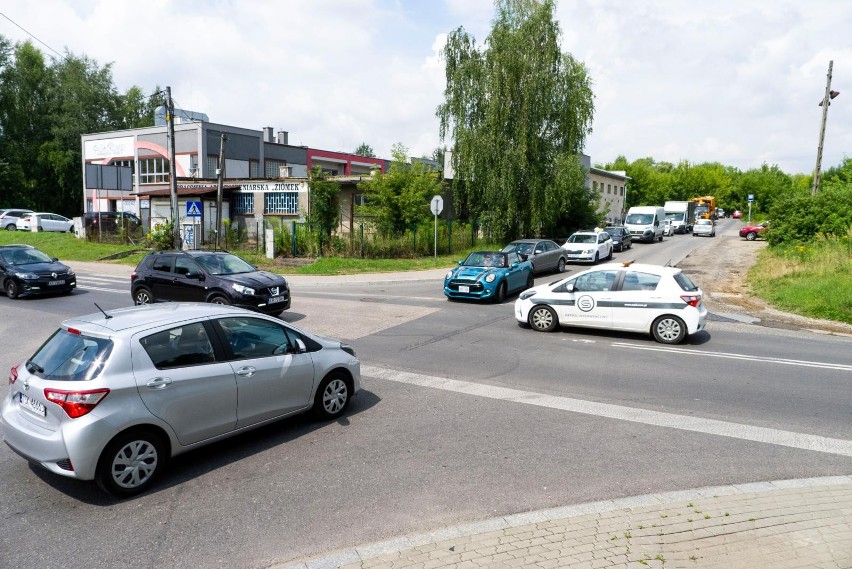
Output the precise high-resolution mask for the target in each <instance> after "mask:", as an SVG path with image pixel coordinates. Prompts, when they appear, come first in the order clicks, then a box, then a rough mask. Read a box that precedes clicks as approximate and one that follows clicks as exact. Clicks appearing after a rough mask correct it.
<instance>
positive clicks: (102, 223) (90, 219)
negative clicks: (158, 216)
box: [83, 211, 142, 233]
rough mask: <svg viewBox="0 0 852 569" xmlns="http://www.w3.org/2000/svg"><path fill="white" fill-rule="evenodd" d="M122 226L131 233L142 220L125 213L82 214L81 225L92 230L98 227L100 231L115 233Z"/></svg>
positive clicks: (93, 212) (90, 212) (94, 212)
mask: <svg viewBox="0 0 852 569" xmlns="http://www.w3.org/2000/svg"><path fill="white" fill-rule="evenodd" d="M122 224H123V225H126V226H127V229H129V230H130V231H133V230H135V229H136V228H137V227H139V226H140V225H141V224H142V220H140V219H139V218H138V217H136V215H134V214H132V213H128V212H126V211H87V212H86V213H85V214H83V225H84V226H85V227H86V228H90V227H91V228H92V229H93V230H97V229H98V227H100V230H101V231H105V232H107V233H110V232H115V231H117V230H118V227H119V225H122Z"/></svg>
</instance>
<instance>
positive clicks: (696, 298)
mask: <svg viewBox="0 0 852 569" xmlns="http://www.w3.org/2000/svg"><path fill="white" fill-rule="evenodd" d="M680 298H681V299H682V300H683V301H684V302H685V303H687V304H688V305H690V306H695V307H697V306H698V303H699V302H701V295H700V294H684V295H682V296H681V297H680Z"/></svg>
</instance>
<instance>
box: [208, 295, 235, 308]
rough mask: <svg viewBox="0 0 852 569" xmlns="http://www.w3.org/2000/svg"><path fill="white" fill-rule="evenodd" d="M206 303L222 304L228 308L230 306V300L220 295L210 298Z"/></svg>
mask: <svg viewBox="0 0 852 569" xmlns="http://www.w3.org/2000/svg"><path fill="white" fill-rule="evenodd" d="M208 302H210V304H222V305H224V306H228V305H230V304H231V301H230V300H228V299H227V298H225V297H224V296H222V295H220V294H217V295H216V296H214V297H212V298H211V299H210V300H209V301H208Z"/></svg>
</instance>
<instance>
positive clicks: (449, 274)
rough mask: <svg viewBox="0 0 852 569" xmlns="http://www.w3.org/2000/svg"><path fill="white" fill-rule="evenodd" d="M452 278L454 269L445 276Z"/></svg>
mask: <svg viewBox="0 0 852 569" xmlns="http://www.w3.org/2000/svg"><path fill="white" fill-rule="evenodd" d="M451 278H453V271H452V270H450V271H449V272H448V273H447V276H445V277H444V279H451Z"/></svg>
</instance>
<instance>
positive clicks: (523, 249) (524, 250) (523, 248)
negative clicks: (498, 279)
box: [503, 243, 535, 255]
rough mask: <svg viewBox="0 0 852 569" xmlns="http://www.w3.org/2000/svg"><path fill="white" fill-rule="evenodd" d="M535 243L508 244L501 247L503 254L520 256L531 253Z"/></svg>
mask: <svg viewBox="0 0 852 569" xmlns="http://www.w3.org/2000/svg"><path fill="white" fill-rule="evenodd" d="M533 245H535V243H509V244H508V245H506V246H505V247H503V252H504V253H520V254H521V255H529V254H530V253H532V252H533Z"/></svg>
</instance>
